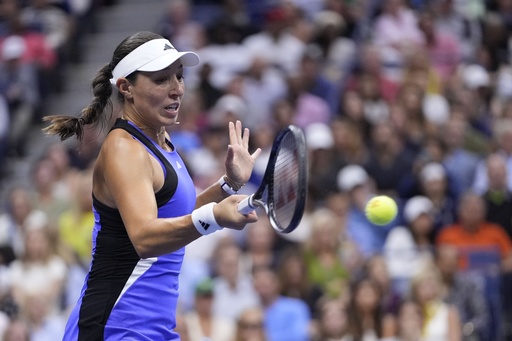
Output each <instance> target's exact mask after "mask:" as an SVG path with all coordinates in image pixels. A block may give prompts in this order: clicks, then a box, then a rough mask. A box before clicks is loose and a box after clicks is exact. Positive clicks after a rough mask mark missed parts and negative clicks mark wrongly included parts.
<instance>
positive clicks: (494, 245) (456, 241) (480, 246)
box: [436, 192, 512, 272]
mask: <svg viewBox="0 0 512 341" xmlns="http://www.w3.org/2000/svg"><path fill="white" fill-rule="evenodd" d="M485 217H486V210H485V203H484V201H483V199H482V197H480V196H479V195H478V194H476V193H473V192H467V193H465V194H464V195H463V196H462V197H461V198H460V201H459V204H458V221H457V222H456V223H455V224H452V225H448V226H446V227H444V228H443V229H442V230H441V232H440V233H439V235H438V237H437V240H436V244H437V245H444V244H448V245H454V246H456V247H457V248H458V249H459V251H460V252H461V256H462V257H461V261H460V262H459V268H460V269H465V268H467V266H468V263H467V262H468V259H467V257H466V256H465V254H463V253H462V252H465V251H467V252H469V253H471V251H475V252H476V251H486V250H488V251H495V252H497V253H498V254H499V257H500V258H501V268H502V271H505V272H510V271H512V240H511V239H510V237H509V236H508V235H507V233H506V232H505V230H504V229H503V227H501V226H500V225H498V224H495V223H491V222H488V221H486V220H485Z"/></svg>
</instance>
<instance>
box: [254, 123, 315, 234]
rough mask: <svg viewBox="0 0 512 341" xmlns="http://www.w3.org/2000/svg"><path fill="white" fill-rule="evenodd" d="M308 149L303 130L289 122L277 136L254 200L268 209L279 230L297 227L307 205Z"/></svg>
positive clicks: (275, 227)
mask: <svg viewBox="0 0 512 341" xmlns="http://www.w3.org/2000/svg"><path fill="white" fill-rule="evenodd" d="M306 197H307V151H306V139H305V137H304V133H303V131H302V129H300V128H299V127H297V126H294V125H290V126H288V127H286V128H284V129H282V130H281V131H280V132H279V133H278V135H277V136H276V138H275V139H274V142H273V145H272V150H271V152H270V156H269V160H268V164H267V168H266V170H265V174H264V175H263V180H262V184H261V186H260V188H259V189H258V191H256V193H255V194H254V199H255V201H257V200H259V199H260V198H261V200H260V202H259V205H260V206H263V207H264V208H265V211H266V213H267V215H268V218H269V220H270V224H271V225H272V227H273V228H274V230H276V231H277V232H279V233H290V232H292V231H293V230H295V229H296V228H297V226H298V225H299V223H300V221H301V219H302V216H303V214H304V209H305V206H306Z"/></svg>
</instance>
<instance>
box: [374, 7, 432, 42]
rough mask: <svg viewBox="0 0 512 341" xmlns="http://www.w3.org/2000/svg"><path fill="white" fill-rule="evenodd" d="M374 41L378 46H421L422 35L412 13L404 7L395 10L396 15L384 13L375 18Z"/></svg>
mask: <svg viewBox="0 0 512 341" xmlns="http://www.w3.org/2000/svg"><path fill="white" fill-rule="evenodd" d="M374 41H375V43H376V44H377V45H380V46H387V47H394V48H400V47H401V46H404V45H408V44H412V45H415V44H423V34H422V33H421V31H420V30H419V28H418V22H417V19H416V16H415V15H414V13H413V12H412V11H411V10H409V9H407V8H405V7H404V8H400V9H399V10H397V13H396V15H391V14H388V13H386V12H384V13H383V14H381V15H380V16H378V17H377V19H376V20H375V26H374Z"/></svg>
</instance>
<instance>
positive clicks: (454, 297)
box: [435, 245, 489, 340]
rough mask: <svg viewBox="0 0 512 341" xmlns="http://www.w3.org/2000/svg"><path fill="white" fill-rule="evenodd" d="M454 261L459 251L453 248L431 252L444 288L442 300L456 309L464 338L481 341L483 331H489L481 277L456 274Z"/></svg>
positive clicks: (484, 332) (483, 338)
mask: <svg viewBox="0 0 512 341" xmlns="http://www.w3.org/2000/svg"><path fill="white" fill-rule="evenodd" d="M458 259H459V252H458V250H457V247H455V246H452V245H440V246H438V247H437V249H436V251H435V263H436V265H437V267H438V268H439V271H440V272H441V276H442V278H443V284H444V286H445V293H444V298H443V300H444V301H445V302H447V303H449V304H453V305H454V306H455V307H456V308H457V310H458V312H459V316H460V320H461V324H462V333H463V336H464V338H465V339H467V340H472V338H475V337H476V338H480V339H481V340H485V337H486V336H487V334H486V329H487V328H489V311H488V308H487V302H486V297H485V294H484V291H483V290H484V285H483V278H481V277H480V276H478V275H477V274H464V273H463V272H461V271H459V268H458Z"/></svg>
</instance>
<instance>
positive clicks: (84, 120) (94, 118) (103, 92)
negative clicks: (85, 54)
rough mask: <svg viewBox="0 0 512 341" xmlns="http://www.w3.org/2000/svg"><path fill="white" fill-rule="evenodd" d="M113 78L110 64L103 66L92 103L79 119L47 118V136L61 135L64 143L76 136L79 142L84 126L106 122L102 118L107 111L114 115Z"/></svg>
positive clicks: (95, 79) (95, 86)
mask: <svg viewBox="0 0 512 341" xmlns="http://www.w3.org/2000/svg"><path fill="white" fill-rule="evenodd" d="M111 77H112V69H111V66H110V64H107V65H105V66H103V67H102V68H101V69H100V70H99V71H98V73H97V75H96V77H95V78H94V79H93V81H92V84H91V85H92V92H93V95H94V98H93V100H92V101H91V103H90V104H89V105H88V106H87V107H85V108H84V109H82V111H81V113H80V116H79V117H73V116H66V115H51V116H45V117H44V118H43V121H45V122H50V125H49V126H48V127H46V128H44V129H43V132H44V133H45V134H47V135H59V137H60V139H61V140H62V141H64V140H66V139H68V138H70V137H71V136H74V135H75V136H76V137H77V139H78V140H79V141H81V140H82V138H83V129H84V126H86V125H90V124H97V123H98V122H106V119H105V117H104V116H102V114H103V112H105V109H106V108H108V110H109V111H110V114H111V113H112V101H111V100H110V96H111V95H112V85H111V84H110V78H111Z"/></svg>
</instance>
